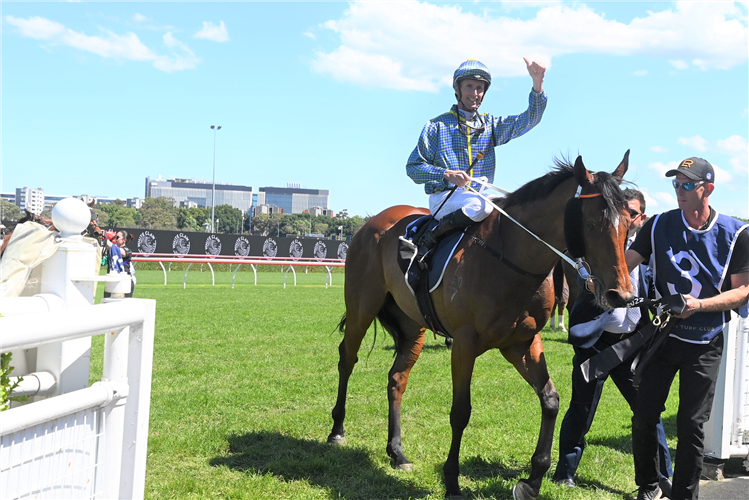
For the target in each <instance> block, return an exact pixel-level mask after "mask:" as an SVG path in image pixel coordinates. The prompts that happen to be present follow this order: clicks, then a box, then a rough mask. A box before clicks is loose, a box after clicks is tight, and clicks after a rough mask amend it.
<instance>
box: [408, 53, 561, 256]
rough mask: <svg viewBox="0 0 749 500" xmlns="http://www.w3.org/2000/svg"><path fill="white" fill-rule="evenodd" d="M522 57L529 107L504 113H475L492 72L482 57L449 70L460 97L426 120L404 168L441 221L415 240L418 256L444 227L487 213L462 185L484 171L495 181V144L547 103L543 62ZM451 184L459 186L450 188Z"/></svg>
mask: <svg viewBox="0 0 749 500" xmlns="http://www.w3.org/2000/svg"><path fill="white" fill-rule="evenodd" d="M523 59H524V60H525V64H526V66H527V69H528V74H530V76H531V78H532V79H533V89H532V90H531V93H530V96H529V99H528V101H529V104H528V109H526V110H525V111H524V112H523V113H521V114H519V115H513V116H506V117H501V116H498V117H495V116H492V115H490V114H488V113H484V114H479V113H478V109H479V106H481V102H482V100H483V99H484V95H485V93H486V91H487V90H489V86H490V85H491V83H492V77H491V74H490V73H489V70H488V69H487V67H486V66H484V65H483V64H482V63H481V62H479V61H477V60H475V59H469V60H467V61H465V62H464V63H462V64H461V65H460V66H459V67H458V69H457V70H455V74H454V75H453V88H454V89H455V97H456V99H457V100H458V103H457V104H456V105H453V106H452V108H451V109H450V111H448V112H447V113H443V114H441V115H439V116H438V117H436V118H433V119H431V120H429V121H428V122H427V124H426V125H425V126H424V129H423V130H422V131H421V136H420V137H419V141H418V143H417V144H416V148H414V150H413V152H412V153H411V156H409V158H408V163H407V164H406V173H407V174H408V176H409V177H410V178H411V179H412V180H413V181H414V182H415V183H417V184H425V186H424V191H426V194H428V195H429V210H430V211H431V212H432V215H433V216H434V217H435V218H437V219H438V220H439V224H438V225H437V226H436V227H434V229H432V230H430V231H427V232H426V233H424V236H423V237H422V238H421V241H418V242H415V243H416V244H417V245H418V246H419V254H418V258H419V260H422V259H423V258H424V256H425V255H426V254H427V253H428V252H429V250H431V249H432V248H433V247H434V246H435V245H436V243H437V241H438V240H439V239H440V238H441V237H442V236H444V235H445V234H447V233H448V232H451V231H453V230H456V229H461V228H464V227H467V226H469V225H471V224H473V223H474V222H480V221H482V220H484V219H485V218H486V217H488V216H489V214H490V213H491V212H492V210H493V209H492V207H491V206H490V205H488V204H487V203H486V201H484V200H483V199H482V198H481V197H479V196H477V195H476V194H475V193H473V192H470V191H468V190H467V189H466V188H465V186H466V185H467V184H468V183H469V182H470V178H471V177H486V178H487V180H488V182H490V183H492V182H494V169H495V156H494V148H495V147H497V146H499V145H502V144H505V143H507V142H509V141H511V140H512V139H514V138H516V137H520V136H521V135H523V134H525V133H526V132H528V131H529V130H530V129H532V128H533V127H535V126H536V125H537V124H538V122H540V121H541V117H542V116H543V113H544V110H545V109H546V94H545V93H544V90H543V81H544V73H545V72H546V67H545V66H543V65H542V64H540V63H537V62H535V61H534V62H529V61H528V59H527V58H523ZM454 186H455V187H457V189H456V190H455V191H454V192H452V188H453V187H454ZM471 187H473V188H475V189H478V188H479V187H480V184H478V183H475V182H473V183H471ZM451 192H452V194H450V193H451ZM448 197H449V199H448ZM443 203H444V206H443Z"/></svg>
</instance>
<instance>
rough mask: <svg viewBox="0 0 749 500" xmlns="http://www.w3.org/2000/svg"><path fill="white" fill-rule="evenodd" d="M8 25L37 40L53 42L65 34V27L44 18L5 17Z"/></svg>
mask: <svg viewBox="0 0 749 500" xmlns="http://www.w3.org/2000/svg"><path fill="white" fill-rule="evenodd" d="M5 20H6V21H8V24H10V25H11V26H15V27H16V28H18V32H19V33H20V34H21V35H22V36H25V37H28V38H34V39H36V40H51V39H53V38H55V37H58V36H61V35H63V34H64V33H65V26H63V25H62V24H60V23H56V22H54V21H50V20H49V19H45V18H43V17H30V18H28V19H21V18H18V17H13V16H5Z"/></svg>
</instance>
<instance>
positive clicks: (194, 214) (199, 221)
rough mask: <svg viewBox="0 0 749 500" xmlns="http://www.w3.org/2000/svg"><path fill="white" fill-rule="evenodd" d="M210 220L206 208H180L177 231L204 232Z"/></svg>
mask: <svg viewBox="0 0 749 500" xmlns="http://www.w3.org/2000/svg"><path fill="white" fill-rule="evenodd" d="M209 218H210V214H209V213H208V211H207V209H205V208H198V207H191V208H184V207H183V208H178V209H177V229H180V230H182V231H202V230H203V228H204V227H205V223H206V222H207V221H208V219H209Z"/></svg>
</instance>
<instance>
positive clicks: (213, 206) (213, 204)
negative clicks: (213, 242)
mask: <svg viewBox="0 0 749 500" xmlns="http://www.w3.org/2000/svg"><path fill="white" fill-rule="evenodd" d="M211 130H213V190H212V192H211V233H213V232H214V227H213V221H214V220H215V219H214V215H215V212H216V132H218V131H219V130H221V125H219V126H218V127H216V125H211Z"/></svg>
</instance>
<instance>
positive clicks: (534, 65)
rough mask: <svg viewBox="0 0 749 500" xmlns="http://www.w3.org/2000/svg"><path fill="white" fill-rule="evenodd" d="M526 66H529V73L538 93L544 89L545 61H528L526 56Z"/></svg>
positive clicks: (534, 88)
mask: <svg viewBox="0 0 749 500" xmlns="http://www.w3.org/2000/svg"><path fill="white" fill-rule="evenodd" d="M523 60H524V61H525V66H526V67H527V68H528V74H529V75H531V78H532V79H533V90H535V91H536V92H538V93H541V92H543V91H544V74H545V73H546V66H544V64H543V63H538V62H536V61H528V58H527V57H524V58H523Z"/></svg>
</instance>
